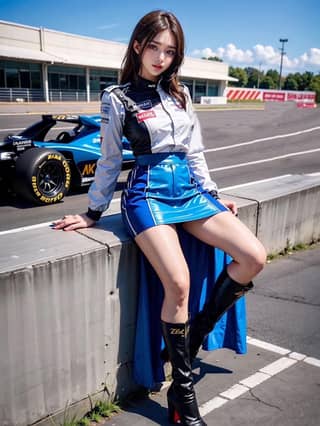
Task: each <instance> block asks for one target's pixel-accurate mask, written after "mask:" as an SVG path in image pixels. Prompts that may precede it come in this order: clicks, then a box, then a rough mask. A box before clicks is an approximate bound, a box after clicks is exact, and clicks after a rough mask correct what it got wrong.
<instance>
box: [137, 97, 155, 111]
mask: <svg viewBox="0 0 320 426" xmlns="http://www.w3.org/2000/svg"><path fill="white" fill-rule="evenodd" d="M137 105H138V107H139V108H141V109H150V108H152V102H151V100H150V99H147V100H145V101H143V102H139V103H138V104H137Z"/></svg>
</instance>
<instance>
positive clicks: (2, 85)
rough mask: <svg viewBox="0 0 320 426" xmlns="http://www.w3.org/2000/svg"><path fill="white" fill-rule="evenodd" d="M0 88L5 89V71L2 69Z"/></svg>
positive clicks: (0, 71)
mask: <svg viewBox="0 0 320 426" xmlns="http://www.w3.org/2000/svg"><path fill="white" fill-rule="evenodd" d="M0 87H5V80H4V69H3V68H0Z"/></svg>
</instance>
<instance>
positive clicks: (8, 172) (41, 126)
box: [0, 114, 134, 204]
mask: <svg viewBox="0 0 320 426" xmlns="http://www.w3.org/2000/svg"><path fill="white" fill-rule="evenodd" d="M100 122H101V118H100V116H88V115H66V114H60V115H43V116H42V120H41V121H39V122H37V123H35V124H33V125H32V126H30V127H27V128H26V129H25V130H24V131H23V132H21V133H20V134H19V135H16V136H7V137H6V138H5V140H4V141H0V181H2V182H5V184H6V185H8V186H11V187H12V188H13V190H14V192H16V193H17V194H19V195H20V196H22V197H24V198H26V199H28V200H29V201H30V200H31V201H32V202H34V203H36V204H54V203H57V202H59V201H61V200H62V198H63V197H64V196H65V195H66V194H67V193H68V191H69V189H70V186H71V185H72V186H84V185H88V184H90V183H91V182H92V181H93V179H94V173H95V168H96V162H97V160H98V159H99V157H100V155H101V154H100ZM122 144H123V162H124V163H131V162H133V161H134V156H133V154H132V151H131V150H130V145H129V142H128V141H127V140H126V139H125V138H123V140H122Z"/></svg>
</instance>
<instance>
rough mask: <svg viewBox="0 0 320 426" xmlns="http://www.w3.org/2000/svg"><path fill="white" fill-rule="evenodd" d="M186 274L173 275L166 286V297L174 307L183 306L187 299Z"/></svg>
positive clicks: (187, 281) (187, 282) (187, 284)
mask: <svg viewBox="0 0 320 426" xmlns="http://www.w3.org/2000/svg"><path fill="white" fill-rule="evenodd" d="M189 289H190V284H189V276H188V274H180V275H178V274H177V275H175V276H174V277H172V278H171V280H170V283H169V284H168V285H167V286H166V297H167V298H170V299H171V301H172V302H173V303H174V304H175V305H176V306H184V305H185V303H187V301H188V297H189Z"/></svg>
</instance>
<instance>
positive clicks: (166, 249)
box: [55, 11, 266, 426]
mask: <svg viewBox="0 0 320 426" xmlns="http://www.w3.org/2000/svg"><path fill="white" fill-rule="evenodd" d="M183 57H184V36H183V31H182V28H181V26H180V24H179V22H178V20H177V18H176V17H175V16H174V15H173V14H172V13H169V12H164V11H153V12H150V13H148V14H147V15H145V16H144V17H143V18H142V19H141V20H140V21H139V22H138V24H137V26H136V28H135V29H134V31H133V34H132V37H131V40H130V43H129V45H128V49H127V53H126V56H125V58H124V63H123V69H122V74H121V85H120V86H112V87H110V88H107V89H106V90H105V91H104V94H103V96H102V107H101V116H102V126H101V135H102V146H101V150H102V157H101V159H100V160H99V161H98V163H97V169H96V175H95V181H94V183H93V184H92V186H91V188H90V190H89V200H90V203H89V209H88V212H87V213H86V214H82V215H75V216H72V215H70V216H66V217H64V218H63V219H61V220H59V221H57V222H55V229H64V230H66V231H69V230H74V229H78V228H83V227H88V226H93V225H94V224H95V223H96V221H97V220H99V218H100V216H101V214H102V212H103V211H104V210H105V209H106V208H107V207H108V205H109V203H110V201H111V199H112V195H113V192H114V188H115V185H116V181H117V177H118V175H119V173H120V170H121V162H122V144H121V138H122V135H123V134H124V135H125V136H126V137H127V138H128V140H129V141H130V143H131V147H132V150H133V152H134V154H135V156H136V166H135V167H134V168H133V170H132V171H131V172H130V175H129V177H128V183H127V188H126V190H125V191H124V192H123V195H122V206H121V207H122V215H123V220H124V223H125V225H126V226H127V229H128V231H129V233H130V234H131V235H132V237H133V238H134V240H135V242H136V243H137V245H138V246H139V248H140V249H141V250H142V252H143V253H144V254H145V256H146V257H147V259H148V260H149V262H150V264H151V265H152V267H153V268H154V270H155V271H156V273H157V274H158V276H159V278H160V280H161V283H162V285H163V288H164V301H163V305H162V310H161V322H162V331H163V337H164V340H165V343H166V351H165V353H164V354H163V356H164V357H166V356H167V357H168V358H169V359H170V362H171V364H172V377H173V382H172V384H171V386H170V388H169V390H168V394H167V398H168V410H169V420H170V421H172V422H174V423H175V422H177V421H178V419H180V422H181V424H183V425H194V426H198V425H205V422H204V421H203V419H202V418H201V416H200V414H199V409H198V406H197V401H196V397H195V392H194V388H193V379H192V371H191V362H192V360H193V359H194V358H195V356H196V354H197V352H198V350H199V348H200V346H201V344H202V341H203V339H204V337H205V336H206V335H207V334H208V333H209V332H210V331H211V330H212V328H213V327H214V325H215V323H216V321H217V320H218V319H219V318H220V317H221V315H222V314H223V313H224V312H225V311H226V310H227V309H228V308H229V307H230V306H232V305H233V304H234V302H235V301H236V300H237V299H238V298H239V297H240V296H242V295H243V294H244V293H245V292H246V291H248V290H249V289H250V288H251V287H252V283H251V280H252V278H253V277H254V276H255V275H256V274H257V273H258V272H259V271H260V270H261V269H262V268H263V265H264V263H265V256H266V255H265V250H264V248H263V246H262V245H261V243H260V242H259V241H258V240H257V239H256V238H255V236H254V235H253V234H252V233H251V232H250V231H249V230H248V229H247V228H246V227H245V226H244V225H243V224H242V223H241V222H240V221H239V220H238V219H237V217H236V213H237V208H236V206H235V204H234V203H233V202H231V201H228V200H219V197H218V192H217V187H216V184H215V183H214V182H213V181H212V180H211V178H210V175H209V171H208V167H207V164H206V161H205V158H204V154H203V150H204V148H203V145H202V140H201V133H200V128H199V123H198V120H197V118H196V116H195V114H194V112H193V110H192V102H191V99H190V95H189V92H188V90H187V88H186V87H184V86H183V85H179V83H178V78H177V73H178V71H179V67H180V66H181V64H182V61H183ZM177 223H180V224H181V225H182V226H183V228H184V230H185V231H187V232H188V233H190V234H192V235H193V236H194V237H196V238H198V239H200V240H202V241H203V242H205V243H207V244H209V245H211V246H214V247H219V248H221V249H222V250H224V251H225V252H227V253H228V254H229V255H230V256H231V257H232V258H233V261H232V262H231V263H230V264H229V265H228V266H227V267H226V268H225V270H224V271H223V272H222V274H221V275H220V277H219V278H218V280H217V283H216V285H215V288H214V291H213V293H212V294H211V296H210V298H209V300H208V301H207V303H206V304H205V306H204V308H203V310H202V311H201V312H199V314H198V315H197V316H196V318H195V319H194V321H193V322H192V324H191V326H189V321H188V296H189V286H190V282H189V270H188V265H187V263H186V260H185V258H184V255H183V252H182V250H181V246H180V242H179V239H178V236H177V229H176V224H177Z"/></svg>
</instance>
